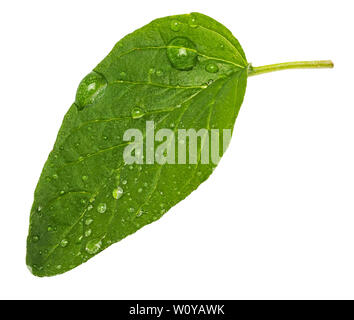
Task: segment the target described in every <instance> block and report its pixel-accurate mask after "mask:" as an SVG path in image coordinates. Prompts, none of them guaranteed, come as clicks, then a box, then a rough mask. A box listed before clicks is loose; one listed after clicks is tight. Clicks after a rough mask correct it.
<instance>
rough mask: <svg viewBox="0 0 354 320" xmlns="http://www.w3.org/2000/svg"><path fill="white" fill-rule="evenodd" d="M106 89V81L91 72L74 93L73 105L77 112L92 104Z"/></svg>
mask: <svg viewBox="0 0 354 320" xmlns="http://www.w3.org/2000/svg"><path fill="white" fill-rule="evenodd" d="M106 87H107V80H106V79H105V78H104V77H103V76H102V75H100V74H98V73H97V72H94V71H92V72H91V73H89V74H88V75H87V76H86V77H85V78H83V79H82V80H81V82H80V84H79V87H78V88H77V91H76V98H75V103H76V105H77V108H78V110H82V109H84V108H85V106H87V105H90V104H93V103H94V102H95V101H96V100H97V99H98V98H99V97H101V96H102V95H103V93H104V90H105V88H106Z"/></svg>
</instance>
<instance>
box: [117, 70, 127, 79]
mask: <svg viewBox="0 0 354 320" xmlns="http://www.w3.org/2000/svg"><path fill="white" fill-rule="evenodd" d="M119 75H120V76H121V78H125V77H126V75H127V74H126V73H125V72H124V71H122V72H121V73H119Z"/></svg>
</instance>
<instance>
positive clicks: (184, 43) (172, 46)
mask: <svg viewBox="0 0 354 320" xmlns="http://www.w3.org/2000/svg"><path fill="white" fill-rule="evenodd" d="M167 56H168V58H169V60H170V62H171V64H172V66H173V67H174V68H176V69H178V70H191V69H192V68H193V67H194V66H195V65H196V63H197V52H196V50H195V45H194V43H193V42H192V41H191V40H189V39H188V38H184V37H177V38H174V39H173V40H172V41H170V43H169V44H168V48H167Z"/></svg>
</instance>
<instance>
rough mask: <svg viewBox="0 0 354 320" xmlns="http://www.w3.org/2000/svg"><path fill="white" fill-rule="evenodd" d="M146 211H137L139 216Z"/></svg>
mask: <svg viewBox="0 0 354 320" xmlns="http://www.w3.org/2000/svg"><path fill="white" fill-rule="evenodd" d="M143 213H144V211H143V210H139V212H138V213H137V215H136V216H137V217H140V216H141V215H142V214H143Z"/></svg>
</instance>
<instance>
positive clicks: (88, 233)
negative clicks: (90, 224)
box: [85, 229, 92, 237]
mask: <svg viewBox="0 0 354 320" xmlns="http://www.w3.org/2000/svg"><path fill="white" fill-rule="evenodd" d="M91 233H92V230H91V229H88V230H86V231H85V237H89V236H90V235H91Z"/></svg>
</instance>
